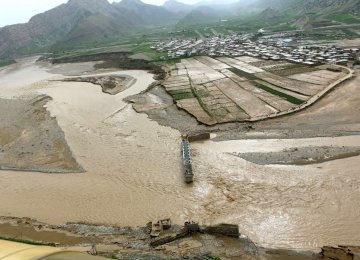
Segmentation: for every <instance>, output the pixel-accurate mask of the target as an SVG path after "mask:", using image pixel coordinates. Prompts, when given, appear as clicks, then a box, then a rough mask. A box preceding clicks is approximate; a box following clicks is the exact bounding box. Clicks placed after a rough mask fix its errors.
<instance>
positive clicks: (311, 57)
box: [151, 34, 359, 65]
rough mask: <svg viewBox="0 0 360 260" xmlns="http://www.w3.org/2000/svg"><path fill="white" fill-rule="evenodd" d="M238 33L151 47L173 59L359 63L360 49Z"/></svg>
mask: <svg viewBox="0 0 360 260" xmlns="http://www.w3.org/2000/svg"><path fill="white" fill-rule="evenodd" d="M254 36H255V35H254V34H244V35H239V34H234V35H229V36H215V37H212V38H205V39H195V40H194V39H173V40H170V41H167V42H158V43H156V44H154V46H152V47H151V48H152V49H154V50H157V51H161V52H167V53H168V57H170V58H181V57H188V56H196V55H207V56H234V57H236V56H244V55H246V56H252V57H258V58H261V59H265V60H288V61H290V62H293V63H301V64H307V65H318V64H329V63H330V64H344V65H346V64H347V63H348V62H349V60H355V59H356V58H357V57H358V55H359V49H342V48H338V47H335V46H329V45H320V46H311V45H302V44H299V42H298V41H297V39H295V38H293V37H291V35H287V34H276V35H263V36H261V37H254Z"/></svg>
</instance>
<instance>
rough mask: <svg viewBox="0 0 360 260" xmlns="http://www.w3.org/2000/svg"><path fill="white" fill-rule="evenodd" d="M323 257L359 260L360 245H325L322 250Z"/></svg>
mask: <svg viewBox="0 0 360 260" xmlns="http://www.w3.org/2000/svg"><path fill="white" fill-rule="evenodd" d="M321 255H322V259H328V260H358V259H360V247H350V246H338V247H328V246H325V247H323V248H322V250H321Z"/></svg>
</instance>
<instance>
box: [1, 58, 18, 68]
mask: <svg viewBox="0 0 360 260" xmlns="http://www.w3.org/2000/svg"><path fill="white" fill-rule="evenodd" d="M14 63H16V61H15V60H13V59H0V67H5V66H8V65H11V64H14Z"/></svg>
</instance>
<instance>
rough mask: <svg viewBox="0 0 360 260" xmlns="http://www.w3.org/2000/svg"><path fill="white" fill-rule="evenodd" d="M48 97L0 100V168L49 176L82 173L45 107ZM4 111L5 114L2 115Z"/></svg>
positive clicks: (60, 131) (62, 134)
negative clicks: (52, 174) (35, 172)
mask: <svg viewBox="0 0 360 260" xmlns="http://www.w3.org/2000/svg"><path fill="white" fill-rule="evenodd" d="M49 100H51V98H50V97H47V96H38V97H35V98H33V99H17V100H8V99H0V110H1V111H3V113H0V121H1V128H0V169H2V170H15V171H38V172H49V173H66V172H83V169H82V168H81V166H80V165H79V164H78V163H77V162H76V160H75V159H74V158H73V156H72V153H71V151H70V148H69V146H68V145H67V143H66V141H65V137H64V133H63V132H62V130H61V128H60V127H59V126H58V124H57V121H56V119H55V118H52V117H51V116H50V113H49V112H48V111H47V110H46V108H45V107H44V105H45V104H46V103H47V102H48V101H49ZM5 111H6V112H5Z"/></svg>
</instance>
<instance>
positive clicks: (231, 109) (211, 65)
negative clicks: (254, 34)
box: [162, 56, 346, 125]
mask: <svg viewBox="0 0 360 260" xmlns="http://www.w3.org/2000/svg"><path fill="white" fill-rule="evenodd" d="M167 69H168V70H167V72H168V75H169V76H168V77H167V78H166V79H165V80H164V81H163V83H162V85H163V86H164V87H165V89H166V91H167V92H168V93H169V94H170V95H171V96H172V98H173V100H174V101H175V103H176V105H177V106H178V107H179V108H181V109H184V110H185V111H187V112H188V113H189V114H191V115H193V116H194V117H195V118H196V119H197V120H198V121H199V122H200V123H203V124H206V125H214V124H217V123H227V122H243V121H248V120H250V121H254V120H260V119H264V118H268V117H275V116H277V115H278V114H284V113H289V112H292V111H294V110H295V109H299V108H300V107H301V108H302V106H301V105H302V104H304V103H305V102H307V101H308V100H309V99H310V98H312V97H313V96H316V94H318V93H319V92H320V91H322V90H323V89H325V88H326V87H328V86H329V85H330V84H331V83H333V82H335V81H337V80H338V79H341V78H343V77H344V76H345V75H346V73H345V70H342V71H343V72H341V71H340V72H333V71H329V70H327V69H326V67H324V66H319V67H306V66H304V65H300V66H299V65H298V64H290V63H288V62H286V61H264V60H260V59H257V58H253V57H246V56H245V57H238V58H228V57H221V58H216V59H213V58H210V57H196V58H189V59H183V60H182V61H181V63H177V64H175V65H173V66H169V67H167ZM271 71H273V73H272V72H271ZM279 74H284V75H286V76H281V75H279Z"/></svg>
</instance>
